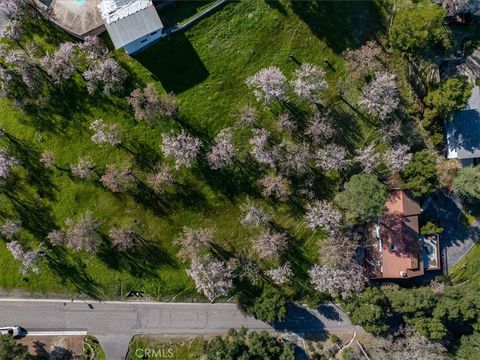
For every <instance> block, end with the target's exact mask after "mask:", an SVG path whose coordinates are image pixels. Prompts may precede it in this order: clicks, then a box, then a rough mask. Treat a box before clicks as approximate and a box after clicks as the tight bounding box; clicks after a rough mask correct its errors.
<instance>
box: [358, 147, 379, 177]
mask: <svg viewBox="0 0 480 360" xmlns="http://www.w3.org/2000/svg"><path fill="white" fill-rule="evenodd" d="M353 160H354V161H355V162H357V163H359V164H360V165H361V166H362V168H363V171H365V172H366V173H368V174H371V173H373V172H374V171H375V168H376V167H377V165H378V160H379V157H378V154H377V153H376V152H375V145H374V144H373V143H372V144H370V145H368V146H366V147H364V148H362V149H359V150H358V151H357V155H356V156H355V158H354V159H353Z"/></svg>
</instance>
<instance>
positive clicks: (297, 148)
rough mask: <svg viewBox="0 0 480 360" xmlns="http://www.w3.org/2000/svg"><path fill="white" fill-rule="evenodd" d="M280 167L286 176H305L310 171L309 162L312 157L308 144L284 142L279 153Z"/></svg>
mask: <svg viewBox="0 0 480 360" xmlns="http://www.w3.org/2000/svg"><path fill="white" fill-rule="evenodd" d="M278 153H279V154H281V155H280V160H279V167H280V168H281V171H282V172H283V173H284V174H286V175H303V174H305V173H306V172H308V171H309V170H310V167H309V166H308V160H309V159H310V157H311V153H310V149H309V147H308V145H307V144H297V143H294V142H293V141H289V140H284V141H283V142H282V143H281V144H280V146H279V151H278Z"/></svg>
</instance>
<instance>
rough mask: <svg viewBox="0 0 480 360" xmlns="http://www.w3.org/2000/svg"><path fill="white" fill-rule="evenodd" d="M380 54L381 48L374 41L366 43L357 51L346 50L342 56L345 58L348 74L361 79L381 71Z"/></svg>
mask: <svg viewBox="0 0 480 360" xmlns="http://www.w3.org/2000/svg"><path fill="white" fill-rule="evenodd" d="M381 54H382V48H381V47H380V46H379V45H378V44H377V43H376V42H375V41H368V42H366V43H365V44H364V45H363V46H362V47H360V48H358V49H355V50H352V49H347V50H346V51H345V52H344V54H343V55H344V56H345V57H346V58H347V63H348V67H349V69H350V74H352V75H353V77H354V78H362V77H365V76H367V75H369V74H373V73H376V72H378V71H381V70H382V68H383V66H382V63H381V62H380V55H381Z"/></svg>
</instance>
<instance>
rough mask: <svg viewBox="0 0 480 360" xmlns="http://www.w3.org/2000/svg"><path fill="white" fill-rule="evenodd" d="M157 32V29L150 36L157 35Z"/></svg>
mask: <svg viewBox="0 0 480 360" xmlns="http://www.w3.org/2000/svg"><path fill="white" fill-rule="evenodd" d="M156 33H158V30H157V31H154V32H153V33H151V34H150V36H153V35H155V34H156Z"/></svg>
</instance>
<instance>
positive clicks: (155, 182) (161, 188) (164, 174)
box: [147, 166, 174, 194]
mask: <svg viewBox="0 0 480 360" xmlns="http://www.w3.org/2000/svg"><path fill="white" fill-rule="evenodd" d="M147 182H148V184H149V185H150V186H151V187H152V189H153V191H155V192H156V193H157V194H162V193H164V192H165V191H166V190H167V188H168V186H169V185H171V184H173V182H174V178H173V175H172V174H171V173H170V170H169V169H168V168H167V167H165V166H164V167H162V168H160V169H159V170H158V171H156V172H155V173H153V174H148V176H147Z"/></svg>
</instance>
